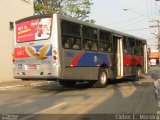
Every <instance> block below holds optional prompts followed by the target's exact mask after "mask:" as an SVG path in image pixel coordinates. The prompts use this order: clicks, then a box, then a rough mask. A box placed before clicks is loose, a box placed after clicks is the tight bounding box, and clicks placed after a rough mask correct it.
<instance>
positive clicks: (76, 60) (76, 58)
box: [69, 53, 83, 66]
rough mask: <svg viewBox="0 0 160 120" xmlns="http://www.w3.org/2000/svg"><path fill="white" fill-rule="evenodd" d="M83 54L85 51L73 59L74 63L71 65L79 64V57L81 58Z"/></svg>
mask: <svg viewBox="0 0 160 120" xmlns="http://www.w3.org/2000/svg"><path fill="white" fill-rule="evenodd" d="M82 55H83V53H80V54H78V55H77V56H76V57H75V58H74V59H73V61H72V63H71V64H70V65H69V66H77V63H78V61H79V59H80V58H81V56H82Z"/></svg>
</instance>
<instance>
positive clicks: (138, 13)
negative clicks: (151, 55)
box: [90, 0, 160, 49]
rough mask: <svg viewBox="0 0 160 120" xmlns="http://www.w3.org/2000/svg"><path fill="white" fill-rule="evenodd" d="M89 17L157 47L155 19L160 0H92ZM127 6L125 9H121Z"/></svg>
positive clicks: (158, 16) (159, 16) (157, 17)
mask: <svg viewBox="0 0 160 120" xmlns="http://www.w3.org/2000/svg"><path fill="white" fill-rule="evenodd" d="M92 2H93V3H94V4H93V5H92V7H91V14H90V18H91V19H94V20H95V21H96V23H95V24H97V25H100V26H104V27H107V28H111V29H114V30H117V31H121V32H124V33H128V34H131V35H134V36H137V37H141V38H144V39H146V40H147V42H148V46H149V47H150V48H151V49H157V38H156V34H155V33H157V31H158V28H157V27H151V26H155V25H157V22H156V20H159V19H160V1H155V0H92ZM124 8H127V11H125V10H123V9H124Z"/></svg>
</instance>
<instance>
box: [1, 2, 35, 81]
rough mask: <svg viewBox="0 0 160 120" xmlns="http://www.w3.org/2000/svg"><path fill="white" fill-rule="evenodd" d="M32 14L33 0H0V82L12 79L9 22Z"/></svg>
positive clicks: (11, 34)
mask: <svg viewBox="0 0 160 120" xmlns="http://www.w3.org/2000/svg"><path fill="white" fill-rule="evenodd" d="M33 14H34V9H33V0H26V1H25V0H0V15H1V17H0V82H6V81H12V80H14V79H13V68H12V66H13V65H12V40H13V31H11V30H10V26H9V23H10V22H15V21H16V20H18V19H20V18H24V17H26V16H31V15H33Z"/></svg>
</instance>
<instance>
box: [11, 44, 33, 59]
mask: <svg viewBox="0 0 160 120" xmlns="http://www.w3.org/2000/svg"><path fill="white" fill-rule="evenodd" d="M14 57H15V58H27V57H30V56H29V55H28V54H27V52H26V50H25V47H20V48H15V49H14Z"/></svg>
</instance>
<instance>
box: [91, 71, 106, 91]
mask: <svg viewBox="0 0 160 120" xmlns="http://www.w3.org/2000/svg"><path fill="white" fill-rule="evenodd" d="M107 82H108V74H107V70H106V69H105V68H100V70H99V73H98V81H96V82H95V84H94V86H95V87H96V88H104V87H106V85H107Z"/></svg>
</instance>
